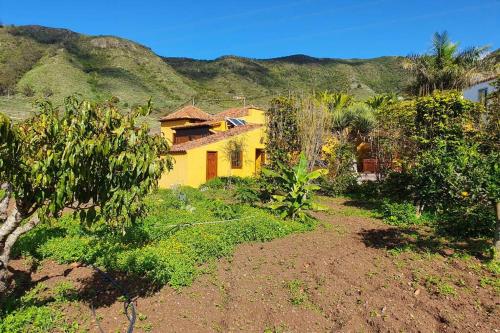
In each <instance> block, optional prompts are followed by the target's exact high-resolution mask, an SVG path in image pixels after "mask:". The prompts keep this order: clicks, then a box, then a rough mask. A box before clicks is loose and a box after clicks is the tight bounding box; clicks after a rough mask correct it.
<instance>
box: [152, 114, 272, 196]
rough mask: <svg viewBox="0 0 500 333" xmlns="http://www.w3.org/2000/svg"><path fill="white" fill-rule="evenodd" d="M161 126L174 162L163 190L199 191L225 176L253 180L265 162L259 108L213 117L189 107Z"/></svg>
mask: <svg viewBox="0 0 500 333" xmlns="http://www.w3.org/2000/svg"><path fill="white" fill-rule="evenodd" d="M160 123H161V133H162V135H163V136H164V137H165V138H166V139H167V141H169V143H170V146H171V149H170V153H171V155H172V157H173V159H174V168H173V170H171V171H169V172H167V173H165V174H164V175H163V176H162V178H161V179H160V183H159V185H160V187H161V188H169V187H172V186H175V185H188V186H193V187H197V186H199V185H201V184H203V183H205V182H206V181H207V180H209V179H212V178H214V177H222V176H239V177H251V176H254V175H255V174H257V173H258V172H259V170H260V168H261V165H262V164H263V163H264V161H265V153H264V148H265V144H264V143H265V128H264V124H265V114H264V111H262V110H259V109H257V108H254V107H245V108H234V109H229V110H226V111H223V112H221V113H218V114H215V115H210V114H208V113H206V112H204V111H202V110H201V109H199V108H197V107H195V106H192V105H189V106H185V107H183V108H182V109H180V110H177V111H176V112H174V113H171V114H169V115H167V116H165V117H163V118H161V119H160Z"/></svg>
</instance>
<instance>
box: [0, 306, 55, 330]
mask: <svg viewBox="0 0 500 333" xmlns="http://www.w3.org/2000/svg"><path fill="white" fill-rule="evenodd" d="M60 320H61V313H59V312H57V311H55V310H54V309H52V308H50V307H48V306H29V307H24V308H21V309H19V310H17V311H14V312H12V313H9V314H8V315H7V316H5V317H4V318H2V320H0V333H11V332H30V333H31V332H33V333H46V332H51V331H53V330H54V329H56V328H57V327H58V322H59V321H60Z"/></svg>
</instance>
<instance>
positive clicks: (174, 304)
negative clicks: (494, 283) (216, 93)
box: [32, 199, 500, 332]
mask: <svg viewBox="0 0 500 333" xmlns="http://www.w3.org/2000/svg"><path fill="white" fill-rule="evenodd" d="M327 204H328V205H329V206H330V208H331V210H330V212H329V213H322V214H319V215H318V217H319V218H320V219H321V220H322V221H323V223H322V225H321V226H320V227H318V228H317V229H316V230H315V231H313V232H309V233H304V234H295V235H292V236H289V237H286V238H283V239H278V240H274V241H272V242H269V243H253V244H245V245H241V246H239V247H238V248H237V250H236V251H235V253H234V255H233V256H232V257H231V258H226V259H221V260H219V261H217V262H213V263H209V264H207V265H206V266H205V267H204V272H205V274H202V275H200V276H199V277H198V278H197V279H196V280H195V282H194V283H193V285H192V286H190V287H186V288H183V289H181V290H179V291H176V290H174V289H172V288H170V287H168V286H167V287H164V288H162V289H160V290H155V289H154V288H152V287H150V286H149V284H148V283H146V282H144V281H137V280H127V279H126V278H125V277H120V276H116V275H115V278H116V279H117V280H118V281H119V282H120V283H121V284H122V285H123V286H124V288H125V289H127V290H128V292H129V293H130V294H131V295H133V296H136V298H135V304H136V307H137V310H138V312H139V314H138V319H137V323H136V330H135V331H136V332H149V331H151V332H499V331H500V316H499V314H500V311H499V309H500V298H499V294H498V291H495V290H494V289H493V288H492V287H491V286H490V285H487V284H484V283H481V281H482V280H481V279H483V280H484V279H485V278H489V279H496V278H498V277H495V276H493V275H492V274H491V273H489V272H487V271H486V270H484V268H482V267H481V265H480V262H479V261H478V260H477V259H476V258H462V257H459V256H457V255H455V251H454V250H452V249H451V248H444V249H443V248H439V250H437V248H436V247H435V246H431V245H435V244H432V242H429V241H427V242H421V241H417V239H418V240H421V239H423V238H422V237H423V236H422V235H420V236H419V237H420V238H419V237H417V235H418V234H415V233H412V232H411V231H407V230H406V231H405V230H400V229H397V228H393V227H389V226H387V225H384V224H382V223H381V222H380V221H378V220H376V219H373V218H370V217H362V215H365V216H367V215H368V214H366V213H365V214H363V211H361V210H359V209H357V208H356V209H355V208H352V207H350V206H348V204H349V202H344V201H343V200H337V199H335V200H329V201H328V202H327ZM360 212H361V213H360ZM408 244H415V245H416V246H414V247H413V248H412V250H411V251H404V250H399V251H398V250H397V249H408ZM391 248H394V250H392V251H388V249H391ZM70 268H71V267H68V266H61V265H56V264H50V265H49V264H45V265H43V267H42V268H41V269H40V270H39V271H38V272H37V273H36V274H35V275H33V276H32V278H33V279H34V280H44V283H46V284H47V285H50V284H51V283H56V282H57V281H60V280H61V279H68V280H71V281H73V282H74V283H75V284H76V285H77V286H78V287H79V288H80V294H81V295H80V296H81V297H82V299H83V300H84V301H81V302H79V303H72V304H71V305H68V306H67V308H66V309H65V312H66V314H67V315H68V317H69V318H71V319H74V320H77V321H79V322H80V323H81V324H82V327H86V328H88V329H89V330H90V331H91V332H99V328H98V326H97V324H96V322H97V321H98V322H99V323H100V326H101V327H102V329H103V331H104V332H125V331H126V327H127V324H128V321H127V319H126V317H125V315H124V310H123V300H121V299H120V298H118V296H119V293H118V292H116V291H115V290H114V289H113V288H112V287H111V286H110V285H109V284H108V283H107V282H105V281H104V280H103V279H102V277H101V276H100V275H99V274H97V273H95V272H94V271H92V270H91V269H90V268H87V267H77V268H73V269H70ZM65 270H66V272H65ZM89 304H93V306H94V307H95V308H96V309H95V315H94V314H93V313H92V310H91V308H90V306H89Z"/></svg>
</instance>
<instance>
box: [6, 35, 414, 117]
mask: <svg viewBox="0 0 500 333" xmlns="http://www.w3.org/2000/svg"><path fill="white" fill-rule="evenodd" d="M401 60H402V59H401V58H400V57H380V58H375V59H348V60H346V59H331V58H314V57H309V56H306V55H292V56H288V57H281V58H274V59H249V58H243V57H236V56H224V57H220V58H217V59H215V60H195V59H188V58H168V57H160V56H158V55H157V54H155V53H154V52H152V51H151V49H149V48H147V47H145V46H143V45H140V44H138V43H135V42H132V41H130V40H126V39H123V38H118V37H114V36H87V35H83V34H79V33H75V32H73V31H70V30H66V29H54V28H47V27H42V26H6V27H0V94H1V95H2V96H0V112H4V113H6V114H8V115H9V116H11V117H12V118H13V119H14V120H19V119H23V118H25V117H27V116H29V115H30V114H31V113H32V112H34V109H33V107H32V102H33V101H34V100H35V99H36V98H39V97H48V98H50V99H51V100H53V101H54V103H56V104H58V103H61V102H62V100H63V98H64V96H67V95H69V94H72V93H80V94H82V95H83V96H85V97H88V98H96V99H104V98H108V97H110V96H116V97H118V98H119V99H120V102H121V103H122V106H123V107H124V108H127V107H132V106H133V105H136V104H139V103H144V102H145V101H147V99H148V98H149V97H151V98H152V100H153V103H154V105H155V107H156V108H155V112H154V113H153V114H152V115H151V116H150V117H149V118H148V119H147V121H148V122H150V123H151V124H153V125H155V126H157V123H156V121H155V120H156V119H157V118H158V117H159V115H161V114H164V113H166V112H169V111H172V110H173V109H175V108H177V107H179V106H181V105H183V104H185V103H188V102H191V101H192V100H193V99H194V102H195V103H196V104H197V105H199V106H200V107H202V108H205V109H206V110H208V111H209V112H217V111H219V110H220V109H222V108H226V107H232V106H237V105H241V104H242V103H243V97H245V102H246V103H247V104H256V105H259V106H262V107H266V105H267V103H268V101H269V100H270V99H271V98H272V96H275V95H278V94H288V92H289V91H291V92H297V91H298V92H301V91H303V92H307V91H311V90H316V91H322V90H334V91H347V92H350V93H352V94H354V95H356V96H357V97H359V98H366V97H368V96H370V95H373V94H375V93H381V92H398V91H401V90H402V89H403V87H404V86H405V85H406V84H407V80H408V77H407V75H405V74H404V72H403V70H402V68H401Z"/></svg>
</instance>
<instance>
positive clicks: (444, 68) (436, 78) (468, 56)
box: [403, 31, 491, 96]
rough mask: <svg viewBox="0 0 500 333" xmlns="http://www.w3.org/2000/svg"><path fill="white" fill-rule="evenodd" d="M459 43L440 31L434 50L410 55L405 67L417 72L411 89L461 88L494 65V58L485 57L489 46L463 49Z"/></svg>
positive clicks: (423, 91) (415, 91)
mask: <svg viewBox="0 0 500 333" xmlns="http://www.w3.org/2000/svg"><path fill="white" fill-rule="evenodd" d="M458 46H459V45H458V43H453V42H452V41H450V38H449V36H448V33H447V32H446V31H444V32H442V33H438V32H436V33H435V34H434V37H433V40H432V50H431V52H430V53H427V54H421V55H420V54H415V55H410V56H408V57H407V58H406V60H405V62H404V63H403V67H404V68H405V69H406V70H408V72H409V73H411V74H413V75H414V76H415V81H414V83H413V84H412V85H411V86H410V92H411V93H412V94H414V95H418V96H425V95H429V94H431V93H432V92H433V91H434V90H452V89H458V90H461V89H463V88H466V87H468V86H470V85H471V84H472V83H473V82H474V81H475V80H477V79H478V78H480V77H481V75H482V74H483V73H484V72H486V71H488V70H489V69H490V68H491V61H490V60H491V59H489V58H487V57H485V54H486V52H487V51H488V47H486V46H482V47H469V48H467V49H465V50H462V51H460V50H459V48H458Z"/></svg>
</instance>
